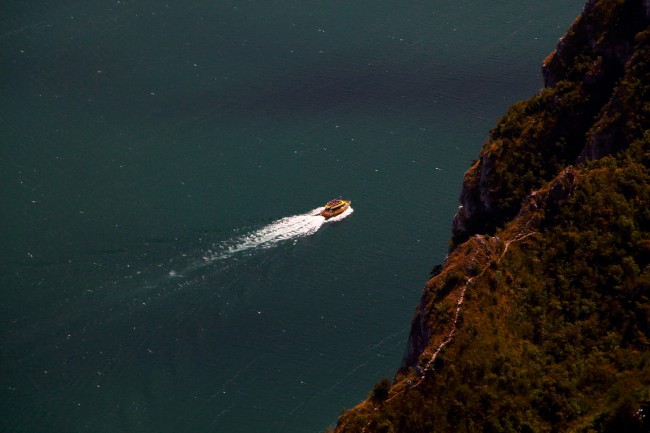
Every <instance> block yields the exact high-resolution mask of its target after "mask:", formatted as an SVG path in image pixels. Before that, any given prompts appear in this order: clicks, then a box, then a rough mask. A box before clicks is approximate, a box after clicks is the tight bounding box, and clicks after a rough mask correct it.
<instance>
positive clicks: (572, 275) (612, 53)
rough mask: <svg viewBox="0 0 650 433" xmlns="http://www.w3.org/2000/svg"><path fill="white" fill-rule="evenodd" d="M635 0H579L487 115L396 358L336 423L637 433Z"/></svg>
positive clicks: (642, 186)
mask: <svg viewBox="0 0 650 433" xmlns="http://www.w3.org/2000/svg"><path fill="white" fill-rule="evenodd" d="M649 24H650V1H649V0H628V1H619V0H597V1H589V2H588V3H587V4H586V6H585V8H584V10H583V13H582V14H581V16H580V17H578V18H577V19H576V21H575V22H574V24H573V25H572V27H571V28H570V29H569V31H568V32H567V34H566V36H565V37H564V38H562V39H561V40H560V41H559V43H558V46H557V49H556V50H555V51H554V52H553V53H551V55H549V56H548V58H547V59H546V60H545V61H544V64H543V72H544V79H545V88H544V89H543V90H541V91H540V92H539V93H538V94H537V95H535V96H533V97H532V98H531V99H529V100H527V101H524V102H520V103H518V104H515V105H514V106H513V107H511V108H510V110H509V111H508V113H507V114H506V115H505V116H504V117H503V118H502V119H501V120H500V121H499V122H498V124H497V125H496V127H495V128H494V129H493V130H492V131H490V134H489V138H488V140H487V142H486V143H485V144H484V146H483V150H482V151H481V154H480V156H479V159H478V160H477V162H476V163H475V164H474V165H473V166H472V167H471V168H470V169H469V171H468V172H467V174H466V175H465V179H464V185H463V190H462V194H461V206H460V207H459V210H458V213H457V215H456V217H455V219H454V222H453V246H452V248H451V251H450V254H449V257H448V259H447V260H446V262H445V263H444V264H443V265H442V266H440V267H437V268H436V271H435V272H436V273H437V275H435V276H433V278H431V280H429V281H428V282H427V284H426V287H425V289H424V292H423V295H422V299H421V301H420V304H419V305H418V307H417V310H416V313H415V316H414V319H413V323H412V329H411V334H410V337H409V347H408V350H407V353H406V355H405V358H404V363H403V365H402V367H401V369H400V370H399V371H398V373H397V374H396V376H395V378H394V379H393V380H392V381H390V380H387V379H384V380H382V381H380V382H379V383H378V384H377V385H376V386H375V388H374V389H373V390H372V391H371V392H370V394H369V398H368V400H366V401H365V402H363V403H361V404H360V405H359V406H357V407H356V408H354V409H352V410H350V411H348V412H346V413H344V414H343V415H341V417H340V418H339V421H338V425H337V427H336V431H337V432H363V431H365V432H437V431H441V432H442V431H450V432H451V431H453V432H462V431H490V432H502V431H503V432H506V431H512V432H515V431H516V432H535V431H543V432H555V431H576V432H590V431H603V432H623V431H627V432H648V431H650V415H646V414H648V413H649V412H650V350H649V348H650V65H649V62H650V28H649Z"/></svg>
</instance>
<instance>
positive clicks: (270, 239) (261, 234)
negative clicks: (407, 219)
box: [203, 207, 354, 262]
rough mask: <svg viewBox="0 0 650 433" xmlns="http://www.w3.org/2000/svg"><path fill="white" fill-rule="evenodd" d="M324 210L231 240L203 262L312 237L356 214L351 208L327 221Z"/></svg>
mask: <svg viewBox="0 0 650 433" xmlns="http://www.w3.org/2000/svg"><path fill="white" fill-rule="evenodd" d="M323 209H325V208H324V207H319V208H316V209H313V210H311V211H309V212H307V213H304V214H300V215H293V216H289V217H285V218H282V219H279V220H277V221H274V222H272V223H271V224H269V225H267V226H264V227H262V228H261V229H259V230H255V231H253V232H251V233H248V234H245V235H242V236H240V237H237V238H234V239H231V240H229V241H227V242H226V243H225V245H226V246H225V248H224V247H223V246H222V247H221V248H217V251H216V252H211V251H210V254H209V255H206V256H204V257H203V260H204V261H206V262H212V261H215V260H222V259H226V258H229V257H232V256H233V255H235V254H238V253H242V252H245V251H252V250H260V249H268V248H272V247H274V246H276V245H278V244H280V243H282V242H285V241H290V240H294V241H295V240H297V239H299V238H304V237H307V236H311V235H313V234H314V233H316V232H317V231H318V229H320V228H321V227H322V226H323V225H324V224H329V223H333V222H337V221H341V220H342V219H344V218H347V217H348V216H349V215H350V214H352V212H354V209H352V207H349V208H348V209H347V210H346V211H345V212H343V213H342V214H340V215H337V216H335V217H332V218H330V219H325V217H323V216H322V215H321V214H320V213H321V211H322V210H323Z"/></svg>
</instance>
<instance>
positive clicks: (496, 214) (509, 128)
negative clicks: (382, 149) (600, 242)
mask: <svg viewBox="0 0 650 433" xmlns="http://www.w3.org/2000/svg"><path fill="white" fill-rule="evenodd" d="M649 4H650V1H648V0H644V1H641V0H637V1H618V2H616V1H608V2H603V1H600V2H597V1H594V0H590V1H589V2H587V4H586V5H585V7H584V10H583V13H582V15H581V16H580V17H578V19H576V21H575V22H574V24H573V25H572V26H571V28H570V29H569V31H568V32H567V34H566V35H565V36H564V37H563V38H561V39H560V41H559V42H558V45H557V49H556V50H555V51H554V52H553V53H551V54H550V55H549V56H548V57H547V58H546V59H545V60H544V63H543V65H542V71H543V75H544V82H545V88H544V89H543V90H542V91H541V92H540V93H539V94H538V95H536V96H535V97H533V98H531V99H530V100H528V101H525V102H522V103H519V104H516V105H514V106H513V107H511V109H510V110H509V112H508V114H507V115H506V116H504V117H503V118H502V119H501V120H500V121H499V123H498V124H497V126H496V127H495V128H494V129H493V130H492V131H490V134H489V138H488V140H487V142H486V143H485V145H484V148H483V151H482V152H481V156H480V159H479V161H478V162H477V163H476V164H474V166H473V167H471V168H470V170H469V171H468V172H467V173H466V175H465V178H464V182H463V189H462V192H461V196H460V202H461V206H460V207H459V209H458V212H457V214H456V217H455V218H454V221H453V226H452V233H453V240H454V242H455V243H456V244H458V243H460V242H462V241H464V240H466V239H467V238H468V237H469V236H471V235H473V234H475V233H493V232H494V230H495V229H496V228H497V227H501V226H503V224H504V223H505V222H506V221H508V220H509V219H511V218H512V217H514V216H515V215H516V213H517V212H518V211H519V209H520V207H521V204H522V203H523V201H524V200H525V198H526V196H527V195H528V194H530V192H531V191H533V190H535V189H537V188H539V187H541V186H542V185H543V184H544V183H546V182H548V181H550V180H551V179H552V178H553V177H554V176H556V175H557V174H558V173H559V172H561V171H562V170H563V168H564V167H566V166H567V165H570V164H576V163H578V162H585V161H586V160H594V159H598V158H602V157H604V156H606V155H610V154H612V153H615V152H616V151H618V150H620V149H622V148H625V147H626V146H627V145H628V144H629V140H630V137H627V136H625V134H624V131H625V129H626V127H625V123H626V122H627V121H628V120H630V119H629V118H630V117H631V116H638V114H639V113H635V112H634V110H635V109H637V108H638V107H639V106H642V103H641V101H643V100H644V99H643V97H646V99H645V100H646V101H647V100H648V99H647V96H648V95H647V94H645V95H634V92H635V90H634V89H633V88H632V87H630V86H631V83H625V81H626V79H628V78H629V77H630V73H632V74H633V75H634V79H643V77H637V72H638V71H628V69H629V68H628V69H626V65H629V63H630V60H631V58H632V56H633V55H634V53H635V52H636V53H637V54H636V56H637V57H639V56H640V55H641V54H640V52H639V50H640V49H641V46H642V45H643V42H642V41H638V40H637V36H638V37H641V38H642V37H643V35H644V34H645V33H644V32H643V31H644V30H645V29H646V28H647V26H648V20H649V17H650V14H648V5H649ZM637 61H639V60H638V59H637ZM626 71H627V72H626ZM624 95H628V96H629V97H632V98H636V99H637V101H629V100H628V101H623V100H621V98H624V97H625V96H624ZM623 107H625V108H624V109H623ZM646 121H647V120H646ZM645 126H647V125H645ZM646 129H647V128H646ZM614 134H618V135H614ZM621 135H622V136H621ZM506 167H507V172H506V170H505V169H506Z"/></svg>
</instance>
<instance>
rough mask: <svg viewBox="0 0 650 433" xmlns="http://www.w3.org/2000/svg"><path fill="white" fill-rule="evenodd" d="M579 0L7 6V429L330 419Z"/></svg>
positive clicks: (155, 427)
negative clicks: (342, 205)
mask: <svg viewBox="0 0 650 433" xmlns="http://www.w3.org/2000/svg"><path fill="white" fill-rule="evenodd" d="M581 6H582V2H581V1H577V0H571V1H560V0H552V1H547V2H539V1H532V0H525V1H518V2H515V1H501V2H496V3H494V2H492V3H486V2H483V1H478V0H474V1H464V0H463V1H429V2H415V1H408V2H397V1H382V2H377V1H374V2H367V1H362V2H343V1H329V2H320V1H311V2H301V1H268V2H259V1H206V0H203V1H201V0H189V1H185V2H168V3H161V2H154V1H151V0H145V1H110V2H109V1H105V2H104V1H88V0H85V1H80V0H64V1H60V2H56V4H55V5H54V4H52V2H42V1H32V2H13V3H9V4H6V5H4V7H3V10H2V13H1V14H0V50H1V51H0V66H1V75H0V90H1V92H2V93H1V95H2V104H1V105H0V131H1V133H0V202H1V203H2V212H1V213H0V288H1V290H2V292H1V293H2V301H1V302H0V332H1V334H0V338H1V340H0V389H1V392H0V430H2V431H12V432H116V431H124V432H183V431H192V432H224V433H235V432H247V433H248V432H282V433H290V432H318V431H321V430H322V429H324V428H326V427H327V426H328V425H331V424H332V423H334V422H335V420H336V417H337V416H338V414H339V412H340V410H341V408H342V407H351V406H353V405H355V404H356V403H357V402H359V401H360V400H361V399H363V398H364V396H365V394H366V393H367V392H368V390H370V389H371V387H372V385H373V384H374V383H375V382H377V381H378V380H379V379H380V378H381V377H382V376H391V375H392V374H393V373H394V371H395V370H396V369H397V367H398V366H399V364H400V360H401V356H402V354H403V352H404V349H405V342H406V338H407V335H408V330H409V325H410V318H411V315H412V312H413V310H414V308H415V306H416V304H417V302H418V299H419V294H420V290H421V288H422V287H423V284H424V282H425V281H426V279H427V276H428V272H429V270H430V269H431V267H432V265H434V264H436V263H440V262H441V261H442V260H443V259H444V256H445V253H446V249H447V242H448V239H449V236H450V224H451V218H452V216H453V213H454V211H455V208H456V206H457V196H458V193H459V190H460V184H461V180H462V175H463V173H464V171H465V170H466V168H467V167H468V166H469V164H470V161H471V159H472V158H474V157H476V155H477V154H478V151H479V149H480V146H481V143H482V142H483V140H484V139H485V137H486V136H487V132H488V130H489V128H490V127H491V126H492V125H493V124H494V123H495V121H496V119H497V118H498V117H499V116H500V115H501V114H503V113H504V112H505V110H506V108H507V107H508V106H509V105H510V104H511V103H513V102H514V101H516V100H519V99H523V98H526V97H528V96H530V95H531V94H532V93H533V92H535V91H536V90H537V89H539V88H540V87H541V77H540V74H539V69H540V63H541V60H542V59H543V58H544V57H545V56H546V55H547V54H548V53H549V52H550V51H551V50H552V49H553V48H554V46H555V43H556V41H557V38H558V37H559V36H561V35H562V34H563V33H564V32H565V30H566V28H567V27H568V25H569V24H570V23H571V21H572V20H573V18H574V17H575V16H576V15H577V14H578V13H579V12H580V8H581ZM339 195H341V196H343V197H348V198H351V199H352V200H353V201H354V203H353V206H352V207H353V209H354V212H352V213H350V214H348V215H347V216H346V217H345V218H343V219H341V220H339V221H335V222H330V223H327V224H323V221H322V220H321V219H320V217H313V216H310V215H309V212H310V211H315V210H316V208H317V207H319V206H322V205H323V203H324V202H325V201H326V200H328V199H330V198H332V197H338V196H339ZM287 217H290V218H289V219H286V218H287Z"/></svg>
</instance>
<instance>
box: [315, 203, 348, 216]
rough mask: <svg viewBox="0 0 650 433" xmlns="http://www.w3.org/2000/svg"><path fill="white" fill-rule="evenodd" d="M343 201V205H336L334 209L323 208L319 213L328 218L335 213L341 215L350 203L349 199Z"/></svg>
mask: <svg viewBox="0 0 650 433" xmlns="http://www.w3.org/2000/svg"><path fill="white" fill-rule="evenodd" d="M344 203H345V204H344V205H343V206H341V207H337V208H336V209H324V210H323V211H322V212H321V213H320V214H321V215H322V216H324V217H325V219H329V218H332V217H335V216H337V215H341V214H342V213H343V212H345V211H346V210H348V208H349V207H350V204H352V202H351V201H344Z"/></svg>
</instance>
